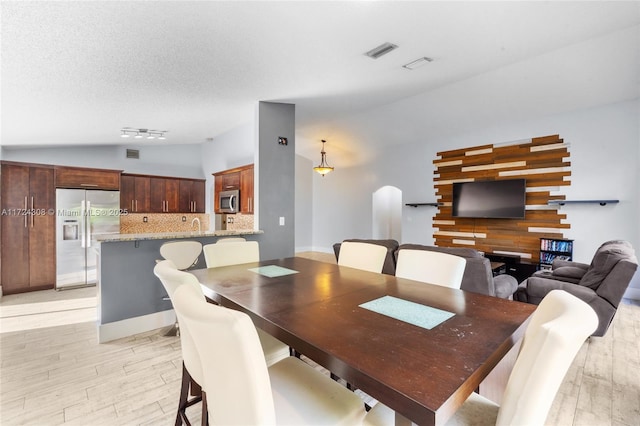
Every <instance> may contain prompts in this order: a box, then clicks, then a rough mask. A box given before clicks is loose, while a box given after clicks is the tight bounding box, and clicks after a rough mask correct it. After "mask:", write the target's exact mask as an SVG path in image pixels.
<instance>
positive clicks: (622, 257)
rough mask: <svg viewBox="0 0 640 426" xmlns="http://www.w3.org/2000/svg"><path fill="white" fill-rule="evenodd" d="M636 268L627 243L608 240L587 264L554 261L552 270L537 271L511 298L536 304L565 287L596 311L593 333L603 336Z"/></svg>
mask: <svg viewBox="0 0 640 426" xmlns="http://www.w3.org/2000/svg"><path fill="white" fill-rule="evenodd" d="M637 268H638V259H637V258H636V256H635V251H634V250H633V247H632V246H631V244H630V243H629V242H627V241H621V240H613V241H607V242H606V243H604V244H602V245H601V246H600V247H599V248H598V250H596V253H595V254H594V256H593V260H592V261H591V264H590V265H587V264H584V263H579V262H571V261H566V260H556V261H554V262H553V265H552V269H551V271H538V272H536V273H535V274H533V276H531V277H530V278H528V279H527V280H525V281H524V282H522V283H521V284H520V285H519V286H518V290H517V291H516V293H515V295H514V299H515V300H518V301H521V302H528V303H534V304H536V305H537V304H539V303H540V302H541V301H542V299H543V298H544V297H545V296H546V295H547V293H549V292H550V291H551V290H554V289H561V290H565V291H567V292H568V293H571V294H573V295H574V296H576V297H578V298H580V299H582V300H584V301H585V302H587V303H588V304H589V305H590V306H591V307H592V308H593V310H594V311H596V314H598V319H599V321H600V323H599V325H598V328H597V329H596V331H595V332H594V333H593V336H604V335H605V333H606V332H607V329H608V328H609V325H610V324H611V321H612V320H613V317H614V315H615V313H616V310H617V309H618V305H619V304H620V300H622V296H623V295H624V292H625V291H626V289H627V287H628V286H629V283H630V282H631V279H632V277H633V275H634V274H635V272H636V270H637Z"/></svg>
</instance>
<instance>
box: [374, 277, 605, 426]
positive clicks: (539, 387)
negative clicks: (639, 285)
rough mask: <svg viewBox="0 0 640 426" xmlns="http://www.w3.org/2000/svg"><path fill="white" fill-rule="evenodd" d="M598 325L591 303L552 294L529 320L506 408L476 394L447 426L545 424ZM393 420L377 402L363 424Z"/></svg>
mask: <svg viewBox="0 0 640 426" xmlns="http://www.w3.org/2000/svg"><path fill="white" fill-rule="evenodd" d="M597 326H598V316H597V315H596V313H595V311H594V310H593V309H592V308H591V307H590V306H589V305H588V304H587V303H585V302H584V301H582V300H580V299H578V298H577V297H575V296H573V295H571V294H569V293H567V292H566V291H563V290H552V291H551V292H549V293H548V294H547V296H546V297H545V298H544V299H543V300H542V302H540V305H539V306H538V308H537V309H536V311H535V312H534V313H533V315H532V317H531V319H530V322H529V325H528V326H527V330H526V331H525V335H524V338H523V341H522V346H521V348H520V353H519V354H518V358H517V359H516V362H515V364H514V366H513V370H512V371H511V375H510V376H509V380H508V382H507V386H506V388H505V392H504V395H503V399H502V404H501V405H500V406H498V405H497V404H495V403H494V402H492V401H490V400H488V399H486V398H484V397H482V396H480V395H478V394H477V393H475V392H474V393H472V394H471V396H470V397H469V398H468V399H467V400H466V401H465V402H464V404H463V405H462V407H461V408H460V409H459V410H458V411H457V412H456V413H455V414H454V415H453V417H452V418H451V419H450V420H449V421H448V422H447V423H446V425H447V426H452V425H470V424H473V425H498V426H508V425H523V426H534V425H535V426H542V425H544V424H545V420H546V418H547V415H548V414H549V409H550V408H551V405H552V403H553V400H554V398H555V396H556V394H557V392H558V389H559V387H560V385H561V383H562V381H563V380H564V376H565V375H566V373H567V370H568V369H569V367H570V366H571V363H572V362H573V360H574V359H575V356H576V354H577V353H578V351H579V350H580V348H581V347H582V345H583V344H584V342H585V340H586V339H587V338H588V337H589V336H590V335H591V334H592V333H593V332H594V330H595V329H596V327H597ZM394 416H395V414H394V412H393V411H392V410H391V409H389V408H388V407H387V406H385V405H383V404H380V403H378V404H376V405H375V406H374V407H373V408H372V409H371V410H370V411H369V413H367V416H366V417H365V420H364V423H363V425H367V426H383V425H384V426H386V425H393V424H394V418H395V417H394Z"/></svg>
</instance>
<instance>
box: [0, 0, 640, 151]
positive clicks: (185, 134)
mask: <svg viewBox="0 0 640 426" xmlns="http://www.w3.org/2000/svg"><path fill="white" fill-rule="evenodd" d="M0 7H1V20H2V21H1V22H2V29H1V31H2V34H1V35H2V40H1V48H2V51H1V53H2V65H1V73H2V74H1V78H2V85H1V89H2V92H1V96H2V105H1V106H2V110H1V118H2V129H1V137H2V139H1V143H2V145H3V146H7V147H11V146H41V145H78V144H82V145H92V144H95V145H105V144H106V145H108V144H121V143H123V139H122V138H120V137H119V135H120V132H119V130H120V129H121V128H122V127H136V128H147V129H158V130H168V131H169V133H168V138H167V140H165V141H163V142H162V143H166V144H176V143H201V142H204V141H205V140H207V139H208V138H215V137H216V136H217V135H219V134H221V133H224V132H226V131H228V130H230V129H232V128H234V127H236V126H238V125H242V124H244V123H246V122H248V121H250V120H251V119H252V118H253V115H254V108H255V104H256V102H257V101H276V102H288V103H295V104H296V120H297V127H298V128H299V129H305V128H307V129H313V128H319V127H322V126H326V125H327V123H330V122H331V121H333V120H336V119H338V118H340V117H344V116H347V115H350V114H357V113H360V112H363V111H367V110H371V109H374V108H377V107H379V106H382V105H387V104H391V103H393V102H396V101H398V100H401V99H404V98H408V97H412V96H415V95H418V94H421V95H423V96H429V93H435V92H436V91H438V90H439V89H441V88H443V87H447V86H451V85H455V84H460V83H461V82H464V81H466V80H469V79H472V78H478V76H482V75H484V74H487V73H491V72H494V73H495V72H496V71H498V70H502V69H504V70H508V69H516V68H517V67H516V68H514V66H515V65H517V64H519V63H522V62H523V61H532V60H534V59H535V58H538V57H544V56H545V55H549V54H551V53H553V52H558V51H562V49H565V51H566V52H569V49H573V48H574V47H575V49H574V51H575V52H577V53H576V54H575V55H574V56H571V55H570V54H567V55H564V56H565V57H567V58H570V60H571V63H570V64H561V65H560V66H562V67H566V68H567V70H566V72H567V73H571V77H568V78H567V79H566V80H567V83H568V84H576V82H579V83H580V84H579V85H578V86H577V87H574V88H572V90H573V91H574V92H576V94H578V93H583V96H582V98H584V96H587V95H588V93H590V90H596V92H597V90H600V89H595V88H594V87H595V86H599V85H600V86H602V85H603V84H604V85H605V86H606V87H605V88H604V90H605V91H606V94H603V95H600V94H599V92H597V93H598V95H599V98H598V100H597V102H615V101H619V100H623V99H633V98H636V97H638V96H639V95H640V89H639V88H638V69H639V68H638V67H639V64H638V54H637V51H638V46H639V44H638V43H639V40H638V35H639V34H640V33H639V30H638V28H640V27H639V25H640V3H639V2H635V1H628V2H608V1H605V2H597V1H596V2H519V1H518V2H431V1H425V2H393V1H379V2H366V1H349V2H344V1H343V2H270V1H257V2H242V1H238V2H236V1H234V2H230V1H229V2H224V1H195V2H167V1H126V2H125V1H122V2H121V1H115V2H114V1H109V2H102V1H85V2H57V1H56V2H53V1H49V2H9V1H3V2H2V3H1V6H0ZM624 31H627V33H628V35H626V36H625V37H623V38H622V40H623V41H622V43H623V44H624V45H621V38H620V37H617V38H616V37H609V38H607V36H608V35H610V34H616V33H620V32H624ZM594 39H601V40H603V42H602V43H601V47H599V48H600V49H602V50H601V53H602V56H599V55H596V56H594V55H593V51H589V52H588V53H587V52H582V53H581V51H580V50H579V49H580V45H581V44H582V43H584V42H586V41H589V40H594ZM383 42H391V43H394V44H396V45H398V46H399V47H398V48H397V49H396V50H394V51H392V52H391V53H389V54H387V55H385V56H383V57H381V58H379V59H375V60H374V59H371V58H369V57H367V56H365V54H364V53H365V52H366V51H368V50H370V49H372V48H374V47H376V46H378V45H379V44H381V43H383ZM599 46H600V45H599ZM616 51H618V52H621V53H619V54H617V56H615V57H614V59H609V57H610V55H612V54H615V52H616ZM634 51H635V52H636V54H633V52H634ZM630 52H631V53H630ZM424 56H427V57H430V58H432V59H433V62H431V63H428V64H426V65H424V66H423V67H421V68H418V69H415V70H407V69H404V68H402V65H403V64H406V63H408V62H411V61H413V60H415V59H417V58H420V57H424ZM602 58H605V59H606V61H607V62H609V63H608V64H604V63H602ZM613 60H615V62H616V63H614V64H611V63H610V62H612V61H613ZM607 67H613V69H615V70H621V76H618V75H617V74H616V76H615V78H608V79H607V80H608V81H607V82H606V83H603V82H602V81H593V79H599V78H600V77H599V76H600V75H605V76H609V77H611V76H612V72H611V70H610V69H609V68H607ZM547 71H548V72H547ZM563 71H564V70H563ZM583 71H584V73H585V74H584V75H586V77H584V78H581V77H580V76H581V75H582V73H583ZM594 72H597V73H596V74H593V73H594ZM598 73H600V74H598ZM498 75H499V74H498ZM526 78H527V79H529V80H531V81H527V84H528V85H529V86H530V87H532V88H538V87H545V86H546V85H547V83H548V84H549V87H553V86H554V85H556V84H557V79H558V75H557V74H556V73H555V72H554V70H552V69H546V68H543V69H540V70H536V72H535V73H532V74H528V75H526ZM514 79H517V76H516V77H515V78H514V76H511V77H510V78H506V79H505V81H510V80H514ZM581 80H585V81H581ZM609 80H610V81H609ZM503 89H504V90H507V91H508V90H510V88H509V87H504V88H503ZM601 91H602V90H601ZM582 98H581V97H580V96H577V97H576V99H580V102H583V103H585V102H586V103H588V101H585V100H583V99H582ZM547 102H548V99H547ZM559 102H560V103H561V104H562V103H563V102H565V103H566V99H565V100H559ZM480 107H481V108H483V109H486V108H490V105H489V106H485V105H481V106H480ZM541 107H542V106H541V105H531V108H533V109H535V108H541ZM545 107H546V108H548V106H545ZM563 107H566V105H563ZM443 113H444V112H443ZM433 114H437V111H434V112H433ZM432 118H433V117H432ZM434 119H435V120H436V121H437V117H435V118H434ZM156 143H157V142H156ZM316 150H317V146H314V147H313V152H314V153H315V151H316ZM314 155H315V154H314Z"/></svg>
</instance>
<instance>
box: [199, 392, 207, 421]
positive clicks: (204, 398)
mask: <svg viewBox="0 0 640 426" xmlns="http://www.w3.org/2000/svg"><path fill="white" fill-rule="evenodd" d="M200 424H201V425H202V426H209V411H208V410H207V393H206V392H205V391H202V419H201V420H200Z"/></svg>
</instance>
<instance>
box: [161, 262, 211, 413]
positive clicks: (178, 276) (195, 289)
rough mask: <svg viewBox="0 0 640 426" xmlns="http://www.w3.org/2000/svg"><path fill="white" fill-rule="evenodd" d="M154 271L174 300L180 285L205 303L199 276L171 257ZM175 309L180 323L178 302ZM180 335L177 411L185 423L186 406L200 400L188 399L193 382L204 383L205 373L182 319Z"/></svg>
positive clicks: (197, 398)
mask: <svg viewBox="0 0 640 426" xmlns="http://www.w3.org/2000/svg"><path fill="white" fill-rule="evenodd" d="M153 273H154V274H155V275H156V276H157V277H158V278H159V279H160V282H161V283H162V285H163V286H164V288H165V290H166V291H167V294H168V295H169V298H170V299H171V301H172V302H173V295H174V294H175V292H176V291H177V290H178V289H179V288H180V287H188V288H189V291H190V292H192V293H193V294H194V295H195V296H194V297H195V298H197V299H198V300H199V301H201V302H203V303H206V301H205V297H204V294H203V293H202V288H201V287H200V282H199V281H198V279H197V278H196V277H195V276H194V275H192V274H190V273H188V272H184V271H180V270H178V269H177V268H176V267H175V264H174V263H173V262H172V261H171V260H163V261H161V262H158V263H157V264H156V266H155V267H154V268H153ZM174 310H175V311H176V317H177V319H178V322H180V318H179V315H178V311H177V309H175V305H174ZM178 334H179V336H180V348H181V351H182V362H183V366H182V382H181V389H180V396H179V398H178V410H177V413H176V424H183V423H186V421H187V420H188V419H187V414H186V409H187V407H189V406H191V405H193V404H196V403H198V402H200V400H201V399H200V397H199V395H196V398H192V399H191V400H189V393H192V394H194V395H195V392H193V390H192V391H191V392H190V389H191V388H192V387H193V386H192V382H195V383H196V384H198V385H199V386H201V385H202V383H204V375H203V373H202V363H201V362H200V358H199V356H198V350H197V348H196V346H195V342H194V340H193V337H192V336H191V333H190V331H189V328H188V327H187V326H186V325H185V324H183V323H182V322H180V333H178ZM186 424H188V423H186Z"/></svg>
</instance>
